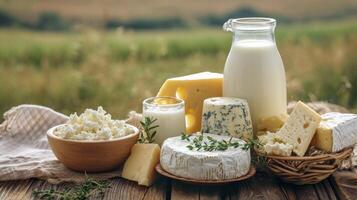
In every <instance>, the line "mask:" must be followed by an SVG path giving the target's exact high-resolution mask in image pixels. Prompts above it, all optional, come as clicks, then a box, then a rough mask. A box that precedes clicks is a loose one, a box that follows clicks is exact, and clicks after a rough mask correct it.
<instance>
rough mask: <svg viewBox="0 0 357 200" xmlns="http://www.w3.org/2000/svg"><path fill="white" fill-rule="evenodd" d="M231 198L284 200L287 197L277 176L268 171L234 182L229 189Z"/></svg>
mask: <svg viewBox="0 0 357 200" xmlns="http://www.w3.org/2000/svg"><path fill="white" fill-rule="evenodd" d="M228 195H229V196H230V199H233V200H235V199H237V200H238V199H266V200H281V199H282V200H283V199H287V198H286V196H285V194H284V192H283V191H282V190H281V189H280V186H279V183H278V181H277V180H276V178H275V177H273V176H271V175H268V174H266V173H261V172H257V174H256V175H255V176H254V177H252V178H250V179H248V180H246V181H242V182H239V183H237V184H233V185H232V186H231V190H230V191H229V194H228Z"/></svg>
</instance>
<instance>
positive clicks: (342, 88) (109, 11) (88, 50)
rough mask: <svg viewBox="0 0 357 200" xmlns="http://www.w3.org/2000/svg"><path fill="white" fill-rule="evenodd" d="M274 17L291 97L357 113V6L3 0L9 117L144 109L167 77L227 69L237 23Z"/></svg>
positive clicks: (1, 83)
mask: <svg viewBox="0 0 357 200" xmlns="http://www.w3.org/2000/svg"><path fill="white" fill-rule="evenodd" d="M250 16H261V17H273V18H276V19H277V20H278V26H277V29H276V40H277V45H278V48H279V51H280V53H281V55H282V58H283V61H284V64H285V70H286V73H287V80H288V98H289V100H304V101H320V100H321V101H328V102H331V103H336V104H340V105H343V106H345V107H347V108H349V109H352V110H353V111H355V112H357V1H356V0H338V1H336V0H300V1H295V0H264V1H263V0H255V1H249V0H244V1H240V0H226V1H218V0H195V1H191V0H170V1H169V0H166V1H161V0H151V1H145V0H76V1H73V0H0V113H1V114H2V113H3V112H4V111H6V110H8V109H9V108H11V106H15V105H18V104H22V103H34V104H41V105H45V106H49V107H52V108H54V109H55V110H58V111H61V112H64V113H66V114H69V113H72V112H74V111H77V112H82V111H83V109H84V108H87V107H91V108H95V107H97V106H99V105H102V106H104V108H105V109H106V110H108V111H109V112H111V113H112V114H113V115H114V116H115V117H120V118H124V117H126V115H127V113H128V111H130V110H137V111H141V102H142V100H143V99H144V98H146V97H150V96H154V95H156V93H157V91H158V89H159V88H160V86H161V84H162V83H163V82H164V81H165V79H167V78H169V77H173V76H180V75H186V74H190V73H195V72H201V71H213V72H222V71H223V68H224V63H225V59H226V56H227V55H228V52H229V48H230V45H231V37H232V36H231V33H228V32H224V31H223V30H222V25H223V23H224V22H225V21H226V20H228V19H229V18H238V17H250Z"/></svg>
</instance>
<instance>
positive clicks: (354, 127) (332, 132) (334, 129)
mask: <svg viewBox="0 0 357 200" xmlns="http://www.w3.org/2000/svg"><path fill="white" fill-rule="evenodd" d="M321 117H322V121H321V123H320V126H319V127H318V129H317V131H316V134H315V136H314V138H313V140H312V142H311V145H313V146H315V147H317V148H319V149H322V150H325V151H328V152H336V151H339V150H342V149H343V148H345V147H349V146H352V145H354V144H357V115H356V114H345V113H334V112H333V113H326V114H323V115H321Z"/></svg>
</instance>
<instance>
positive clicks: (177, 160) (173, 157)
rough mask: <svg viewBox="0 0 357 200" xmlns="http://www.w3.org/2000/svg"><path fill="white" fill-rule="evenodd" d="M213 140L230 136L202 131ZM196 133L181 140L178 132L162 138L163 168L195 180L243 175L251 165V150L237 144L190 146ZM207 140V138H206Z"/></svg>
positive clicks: (233, 139) (230, 177)
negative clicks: (212, 147)
mask: <svg viewBox="0 0 357 200" xmlns="http://www.w3.org/2000/svg"><path fill="white" fill-rule="evenodd" d="M204 135H205V136H210V137H212V138H214V139H216V140H223V139H224V140H226V141H228V140H229V139H230V138H231V137H230V136H220V135H214V134H206V133H205V134H204ZM196 137H199V135H198V134H195V135H192V136H191V137H190V140H191V141H186V140H182V139H181V136H179V137H172V138H168V139H166V140H165V142H164V144H163V145H162V148H161V158H160V165H161V166H162V168H163V169H164V170H165V171H167V172H169V173H171V174H173V175H176V176H179V177H184V178H189V179H195V180H225V179H232V178H237V177H240V176H243V175H245V174H247V173H248V171H249V168H250V161H251V160H250V159H251V158H250V150H243V149H241V148H240V147H237V148H234V147H229V148H228V149H227V150H225V151H211V152H209V151H204V150H203V149H201V150H199V151H198V150H197V149H193V150H190V149H189V148H187V145H189V144H191V143H192V141H193V140H194V138H196ZM205 138H206V137H205ZM206 142H208V141H206ZM232 142H239V143H240V144H242V145H243V144H245V142H244V141H243V140H240V139H238V138H232Z"/></svg>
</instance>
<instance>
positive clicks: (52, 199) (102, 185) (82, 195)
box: [32, 176, 110, 200]
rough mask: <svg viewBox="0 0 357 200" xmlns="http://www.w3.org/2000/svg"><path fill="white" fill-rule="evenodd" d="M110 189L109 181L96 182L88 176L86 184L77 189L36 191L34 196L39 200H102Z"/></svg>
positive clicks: (33, 193)
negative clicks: (95, 199) (98, 199)
mask: <svg viewBox="0 0 357 200" xmlns="http://www.w3.org/2000/svg"><path fill="white" fill-rule="evenodd" d="M108 188H110V185H109V183H108V181H95V180H93V179H91V178H88V177H87V176H86V179H85V182H84V183H83V184H81V185H78V186H76V187H71V188H66V189H64V190H63V191H57V190H55V189H53V188H51V189H47V190H34V191H33V192H32V195H33V196H34V197H36V198H39V199H48V200H85V199H88V198H89V197H91V196H95V197H97V198H100V199H102V198H103V197H104V193H105V191H106V190H107V189H108Z"/></svg>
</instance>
